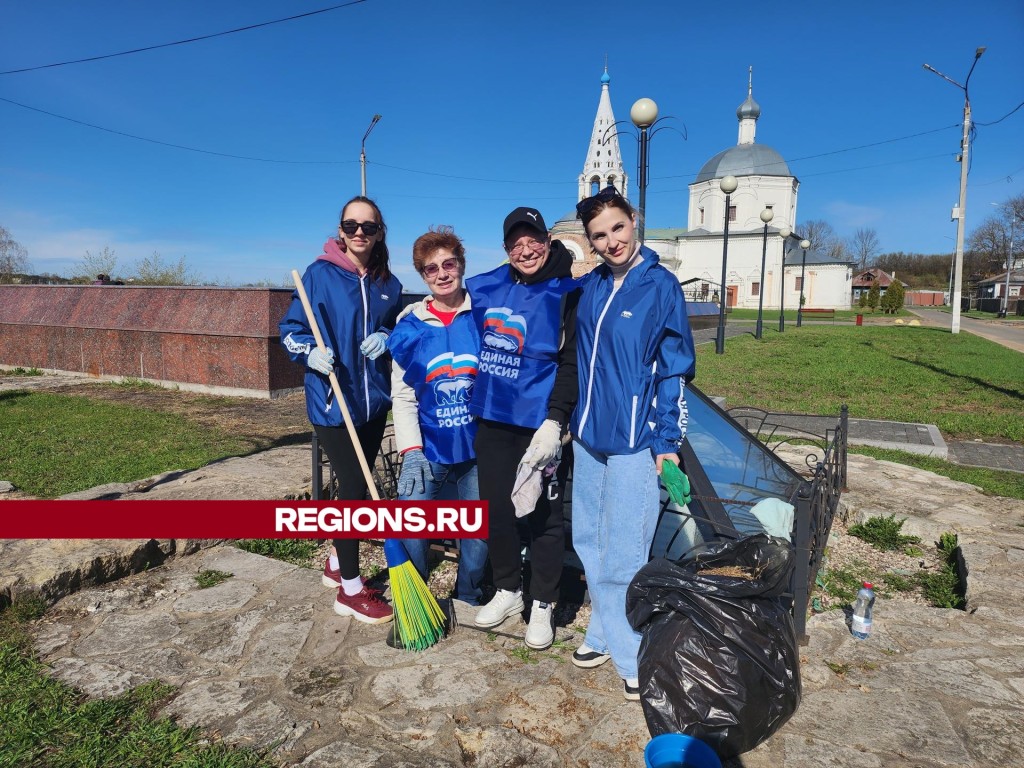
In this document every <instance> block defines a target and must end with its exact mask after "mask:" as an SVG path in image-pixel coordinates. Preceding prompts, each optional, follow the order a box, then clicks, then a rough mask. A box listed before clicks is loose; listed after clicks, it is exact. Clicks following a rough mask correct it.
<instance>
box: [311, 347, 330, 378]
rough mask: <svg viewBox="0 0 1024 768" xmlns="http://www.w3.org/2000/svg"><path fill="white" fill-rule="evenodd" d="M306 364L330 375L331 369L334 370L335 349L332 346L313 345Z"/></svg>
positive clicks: (318, 371)
mask: <svg viewBox="0 0 1024 768" xmlns="http://www.w3.org/2000/svg"><path fill="white" fill-rule="evenodd" d="M306 365H308V366H309V367H310V368H312V369H313V370H314V371H316V372H317V373H322V374H323V375H324V376H330V375H331V371H333V370H334V350H333V349H331V348H330V347H324V348H323V349H320V347H313V349H312V350H310V353H309V354H308V355H306Z"/></svg>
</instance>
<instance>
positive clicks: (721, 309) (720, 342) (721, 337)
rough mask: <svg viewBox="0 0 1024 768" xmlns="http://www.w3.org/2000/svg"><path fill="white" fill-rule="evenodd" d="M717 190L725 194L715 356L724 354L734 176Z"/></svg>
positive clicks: (735, 184)
mask: <svg viewBox="0 0 1024 768" xmlns="http://www.w3.org/2000/svg"><path fill="white" fill-rule="evenodd" d="M718 187H719V189H721V190H722V191H723V192H724V193H725V231H724V234H723V236H722V283H721V285H720V286H719V289H720V290H719V295H718V336H717V337H716V338H715V354H716V355H724V354H725V303H726V300H727V299H726V297H727V296H728V291H727V290H726V289H725V280H726V277H727V262H728V259H729V195H731V194H732V193H733V192H735V191H736V187H737V181H736V177H735V176H726V177H725V178H724V179H722V181H721V182H719V184H718Z"/></svg>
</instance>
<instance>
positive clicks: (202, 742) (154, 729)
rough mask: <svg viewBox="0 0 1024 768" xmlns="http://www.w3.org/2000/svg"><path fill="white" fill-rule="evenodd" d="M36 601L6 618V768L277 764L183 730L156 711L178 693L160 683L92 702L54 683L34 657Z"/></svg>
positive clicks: (1, 698) (2, 633) (2, 756)
mask: <svg viewBox="0 0 1024 768" xmlns="http://www.w3.org/2000/svg"><path fill="white" fill-rule="evenodd" d="M41 614H42V605H41V604H39V603H35V602H34V601H31V600H29V601H25V602H15V603H14V604H13V605H12V606H11V607H10V608H9V609H8V610H6V611H4V612H2V613H0V723H3V727H2V728H0V768H15V766H17V767H18V768H22V767H23V766H40V768H42V767H43V766H45V767H46V768H65V767H66V768H77V767H78V766H92V768H122V766H146V767H147V768H163V767H164V766H166V767H167V768H170V767H171V766H177V767H179V768H184V767H185V766H188V767H189V768H273V766H275V765H277V762H276V761H273V760H270V759H268V758H267V757H265V756H264V755H262V754H260V753H258V752H255V751H251V750H246V749H239V748H234V747H227V746H225V745H224V744H221V743H217V742H216V740H215V739H211V738H210V737H209V736H208V735H206V734H204V733H202V732H201V731H199V730H198V729H196V728H180V727H179V726H177V725H176V724H175V723H174V722H172V721H171V720H169V719H168V718H157V717H156V716H155V713H156V711H157V710H158V709H159V708H160V707H161V706H162V705H163V704H164V703H165V702H166V701H167V700H168V699H169V698H170V696H171V694H172V693H173V692H174V688H173V687H172V686H169V685H164V684H163V683H159V682H153V683H147V684H146V685H142V686H139V687H138V688H134V689H132V690H130V691H128V692H126V693H124V694H122V695H120V696H115V697H112V698H105V699H88V698H87V697H85V696H83V695H82V694H80V693H77V692H76V691H74V690H72V689H71V688H69V687H68V686H67V685H65V684H63V683H61V682H59V681H57V680H55V679H53V678H52V677H50V676H49V675H48V674H47V673H46V668H45V665H43V664H42V663H41V662H40V661H39V660H38V659H37V658H36V656H35V653H34V651H33V650H32V641H31V637H30V635H29V632H28V622H29V621H30V620H31V619H34V618H37V617H38V616H40V615H41Z"/></svg>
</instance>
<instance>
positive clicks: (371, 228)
mask: <svg viewBox="0 0 1024 768" xmlns="http://www.w3.org/2000/svg"><path fill="white" fill-rule="evenodd" d="M339 226H340V227H341V231H342V232H344V233H345V234H346V235H348V236H349V237H352V235H354V234H355V233H356V231H357V230H359V229H362V230H363V234H364V235H366V236H367V237H373V236H374V235H376V234H377V233H378V232H379V231H380V230H381V226H380V224H378V223H376V222H374V221H356V220H355V219H345V220H344V221H343V222H341V224H340V225H339Z"/></svg>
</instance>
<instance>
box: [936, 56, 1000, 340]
mask: <svg viewBox="0 0 1024 768" xmlns="http://www.w3.org/2000/svg"><path fill="white" fill-rule="evenodd" d="M984 52H985V48H984V47H981V48H978V49H977V50H976V51H975V52H974V61H973V62H972V63H971V69H970V71H969V72H968V73H967V79H966V80H964V84H963V85H960V83H958V82H957V81H956V80H953V79H952V78H950V77H946V75H944V74H942V73H941V72H939V70H937V69H935V68H934V67H931V66H929V65H928V64H925V65H924V68H925V69H927V70H928V71H929V72H934V73H935V74H936V75H938V76H939V77H941V78H942V79H943V80H945V81H947V82H950V83H952V84H953V85H955V86H956V87H957V88H959V89H960V90H961V91H963V92H964V130H963V136H962V138H961V139H960V158H959V159H960V200H959V205H958V206H957V210H956V255H955V257H954V262H955V263H956V268H955V270H954V272H955V274H954V276H953V291H954V294H955V295H954V296H950V297H949V298H950V303H951V304H952V305H953V306H952V310H953V320H952V323H951V324H950V332H951V333H960V293H961V292H962V290H963V279H964V226H965V223H966V212H967V166H968V163H967V154H968V152H969V150H970V147H971V143H970V134H971V99H970V96H969V95H968V93H967V86H968V85H969V84H970V82H971V75H972V74H973V73H974V67H975V66H976V65H977V63H978V59H980V58H981V54H983V53H984Z"/></svg>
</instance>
